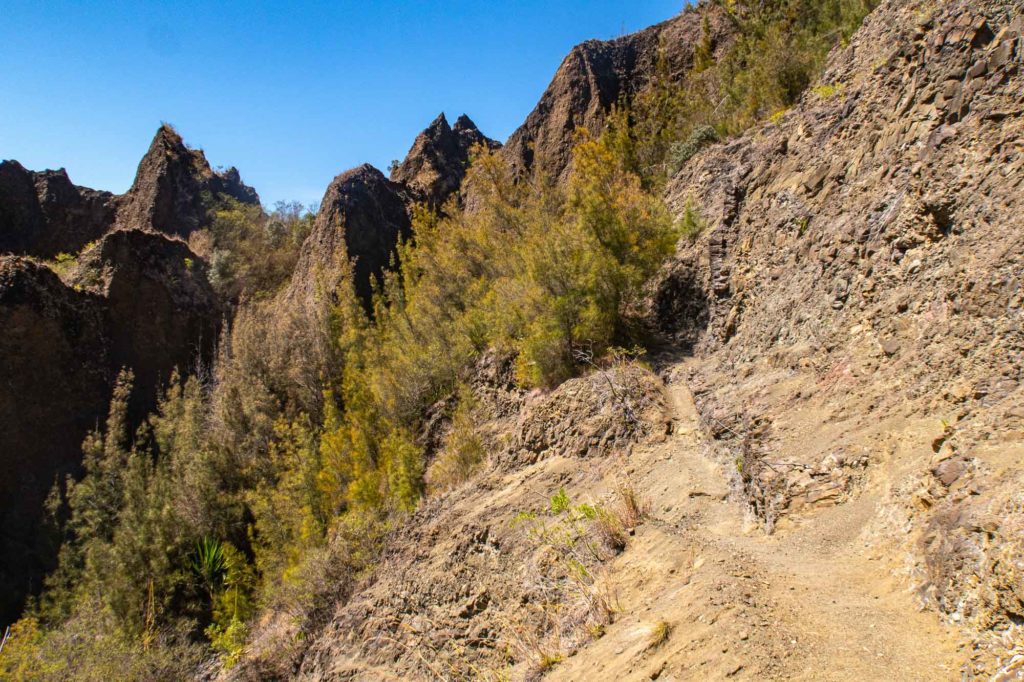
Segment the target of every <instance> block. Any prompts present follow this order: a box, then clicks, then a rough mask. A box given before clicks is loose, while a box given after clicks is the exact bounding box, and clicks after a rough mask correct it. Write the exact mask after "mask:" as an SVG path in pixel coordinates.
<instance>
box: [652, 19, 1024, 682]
mask: <svg viewBox="0 0 1024 682" xmlns="http://www.w3.org/2000/svg"><path fill="white" fill-rule="evenodd" d="M1021 12H1022V5H1021V3H1019V2H1014V3H1007V2H1002V1H998V0H984V1H981V2H966V1H963V0H959V1H955V2H947V3H942V4H940V5H937V6H933V8H932V9H930V10H929V11H923V10H921V9H920V6H919V5H918V4H917V3H911V2H905V1H902V0H890V1H889V2H885V3H883V4H882V5H881V6H880V7H879V9H877V10H876V11H875V12H874V13H873V14H872V15H871V17H870V18H869V20H868V21H867V23H866V24H865V26H864V27H863V28H862V29H861V31H860V32H859V33H858V34H857V35H856V36H855V38H854V39H853V40H852V41H851V42H850V44H849V46H847V47H846V48H845V49H842V50H837V52H836V53H834V54H833V55H832V57H831V61H830V67H829V68H828V70H827V71H826V73H825V74H824V76H823V78H822V81H821V83H822V86H821V87H816V88H813V89H812V90H811V91H809V92H808V93H807V94H806V95H805V97H804V98H803V101H802V102H801V103H800V105H799V106H797V107H795V108H794V109H793V110H791V111H789V112H787V113H786V114H785V115H784V116H782V117H781V119H780V120H778V121H776V122H774V123H769V124H766V125H764V126H762V127H760V128H758V129H756V130H754V131H751V132H750V133H749V134H747V135H745V136H743V137H740V138H738V139H736V140H733V141H730V142H728V143H725V144H720V145H717V146H715V147H712V148H710V149H708V150H706V151H704V152H702V153H700V154H699V155H697V156H696V157H694V158H693V159H692V160H691V161H690V162H689V163H688V164H687V166H686V167H685V168H683V170H682V171H681V172H680V173H679V175H678V176H677V177H676V178H674V179H673V180H672V182H671V183H670V187H669V190H668V198H669V201H670V203H671V204H673V205H674V206H675V207H676V209H677V211H678V212H679V213H682V212H683V211H684V210H685V206H686V205H687V204H688V203H689V204H691V206H696V207H698V210H699V212H700V213H701V214H702V215H703V217H704V219H705V221H706V222H707V224H708V228H709V229H708V231H707V232H706V233H705V234H704V235H702V236H701V237H700V238H699V239H698V240H697V241H696V242H695V243H694V244H692V245H691V244H689V243H686V244H683V245H682V247H681V249H680V251H679V253H678V256H677V258H676V259H675V262H674V263H673V264H672V266H671V267H670V268H669V269H668V271H667V272H666V273H665V278H664V280H663V285H662V289H661V292H660V294H659V308H660V310H662V311H671V310H677V311H678V316H677V317H673V316H671V315H669V316H664V317H662V318H661V319H660V320H659V323H660V324H661V325H662V328H663V330H664V331H665V332H666V333H667V334H669V335H670V336H673V337H675V336H676V335H677V334H678V335H680V336H681V338H682V340H684V341H686V342H687V343H692V342H694V341H695V344H696V351H697V353H698V355H699V356H700V357H701V358H702V364H701V369H700V371H698V372H697V373H696V374H695V375H694V376H693V377H691V380H692V381H693V383H694V385H695V386H696V387H698V396H699V400H698V402H699V403H700V406H701V409H702V412H703V414H704V416H705V423H706V424H707V426H708V429H709V431H710V432H711V433H712V434H713V435H714V436H715V437H716V438H717V439H718V440H719V442H720V443H721V445H722V447H723V449H725V450H728V451H730V453H729V454H728V459H729V461H736V462H738V463H739V464H738V465H737V466H738V468H739V469H740V471H741V472H742V486H743V490H744V493H745V495H746V496H747V499H748V500H749V502H750V504H751V508H752V509H753V511H754V512H755V514H757V515H758V516H759V517H760V518H761V519H762V520H763V521H764V523H765V525H766V527H768V528H769V529H771V528H772V527H773V526H777V525H778V524H784V523H786V522H787V520H788V519H789V518H790V517H794V516H795V517H806V516H809V515H813V514H816V513H818V511H820V510H821V509H822V508H827V507H832V506H835V505H841V504H843V503H845V502H847V501H849V500H855V499H858V498H861V497H864V496H869V497H870V496H878V497H879V499H880V500H881V504H880V505H879V511H878V513H877V516H876V517H875V519H874V521H873V522H872V524H871V525H870V527H869V528H868V530H866V531H865V538H866V539H867V540H869V541H870V542H871V543H874V544H873V546H874V547H876V548H877V549H876V551H877V552H878V556H881V557H886V556H900V557H907V559H906V563H905V564H903V565H899V566H897V567H896V570H898V571H900V572H902V573H903V575H904V576H905V577H906V579H907V580H909V581H910V582H912V583H913V584H914V585H915V586H916V587H917V589H918V591H919V595H920V598H921V601H922V603H924V604H926V605H929V606H931V607H933V608H935V609H937V610H938V611H940V612H941V613H943V614H945V615H946V616H947V617H948V618H949V619H950V621H951V622H956V623H959V624H960V625H961V626H965V627H966V629H967V631H968V632H969V633H972V635H971V636H972V637H974V641H975V652H974V656H975V658H974V660H973V662H972V663H971V665H972V666H973V670H971V671H970V674H969V675H968V677H973V676H974V675H979V676H986V675H985V674H986V673H992V674H994V673H995V672H996V670H997V668H998V667H999V665H1000V664H999V660H1000V657H1001V656H1003V657H1004V658H1005V656H1006V655H1007V648H1006V647H1007V644H1006V643H1007V642H1010V641H1012V640H1014V639H1016V641H1017V642H1019V641H1021V640H1020V636H1021V634H1020V633H1021V629H1020V628H1021V625H1020V624H1021V622H1022V618H1024V602H1022V601H1021V598H1020V597H1021V595H1020V591H1019V588H1018V587H1013V585H1019V584H1020V579H1021V578H1020V576H1021V568H1020V567H1021V566H1022V565H1024V538H1022V535H1021V528H1022V527H1024V512H1022V509H1024V507H1022V506H1021V498H1020V490H1022V489H1024V478H1022V475H1021V473H1020V468H1019V467H1016V466H1014V465H1011V464H1010V463H1011V462H1019V458H1020V455H1021V450H1020V442H1021V433H1022V431H1021V429H1022V428H1024V422H1022V421H1021V419H1022V416H1024V388H1022V381H1024V337H1022V335H1021V327H1022V324H1024V298H1022V295H1021V291H1022V289H1021V272H1024V259H1022V254H1024V222H1022V220H1021V216H1022V215H1024V211H1022V209H1024V206H1022V205H1021V200H1022V197H1024V192H1022V190H1024V180H1022V178H1024V156H1022V155H1021V153H1020V140H1021V138H1022V134H1024V109H1022V100H1021V96H1020V93H1021V92H1022V91H1024V79H1022V74H1021V67H1022V62H1024V53H1022V40H1024V39H1022V29H1024V18H1022V16H1021ZM672 290H676V291H679V292H682V294H683V295H685V296H686V297H688V298H690V299H693V300H696V301H698V303H697V304H693V303H689V302H686V301H682V302H680V303H679V306H678V308H673V307H672V306H671V305H669V306H667V307H665V304H666V303H667V302H668V301H671V300H672V299H673V298H676V297H677V296H676V295H674V294H672V293H671V291H672ZM688 311H689V312H688ZM695 329H702V330H703V331H702V332H699V333H695Z"/></svg>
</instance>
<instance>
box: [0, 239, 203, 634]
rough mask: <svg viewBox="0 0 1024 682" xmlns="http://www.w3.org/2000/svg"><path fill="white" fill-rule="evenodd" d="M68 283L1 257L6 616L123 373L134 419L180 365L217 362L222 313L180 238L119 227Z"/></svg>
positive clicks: (43, 553)
mask: <svg viewBox="0 0 1024 682" xmlns="http://www.w3.org/2000/svg"><path fill="white" fill-rule="evenodd" d="M68 277H69V279H70V281H71V284H65V283H64V282H62V281H61V280H60V278H58V277H57V275H56V274H54V273H53V272H52V271H51V270H50V269H49V268H47V267H45V266H42V265H39V264H36V263H34V262H32V261H30V260H28V259H25V258H20V257H14V256H7V257H3V258H2V259H0V368H2V372H0V376H2V377H3V379H2V386H0V566H2V567H3V569H2V570H4V571H5V574H4V575H3V580H2V581H0V585H3V589H2V590H0V619H2V620H4V621H7V620H8V619H9V618H11V617H12V616H13V615H14V614H16V613H17V609H19V608H20V605H21V602H22V600H23V599H24V597H25V595H26V594H30V593H32V592H34V591H37V590H38V589H39V587H40V581H41V576H42V575H43V574H44V573H45V571H46V570H47V569H49V568H52V565H51V562H52V561H53V559H54V556H53V552H54V551H55V547H54V546H51V545H50V544H48V542H49V540H51V539H52V538H49V537H48V536H47V534H46V533H45V532H44V530H43V529H42V527H41V523H42V520H43V502H44V500H45V498H46V495H47V493H48V491H49V490H50V488H51V486H53V484H54V483H55V482H58V481H63V480H64V478H65V476H67V475H75V474H77V473H78V471H79V467H80V462H81V445H82V440H83V439H84V437H85V435H86V434H87V433H88V432H89V430H91V429H94V428H96V427H97V426H98V425H100V424H101V423H102V421H103V418H104V416H105V414H106V411H107V405H108V402H109V400H110V395H111V390H112V382H113V380H114V378H115V377H116V375H117V373H118V371H119V370H120V369H121V368H122V367H129V368H131V369H132V370H133V372H134V374H135V389H134V391H133V393H132V397H131V401H130V405H129V407H130V415H131V417H132V418H133V421H135V422H138V421H139V420H140V419H141V418H142V417H143V416H144V415H145V414H146V413H147V412H149V411H151V410H152V409H153V408H154V406H155V403H156V396H157V391H158V389H159V388H160V387H161V386H163V385H166V382H167V380H168V379H169V378H170V375H171V372H172V371H173V370H174V368H176V367H177V368H180V369H181V370H182V371H190V370H193V369H195V368H196V366H197V364H198V363H200V362H203V361H208V360H210V358H211V354H212V349H213V345H214V343H215V341H216V339H217V334H218V326H219V323H220V318H221V309H220V307H219V305H218V303H217V300H216V298H215V296H214V294H213V292H212V290H211V288H210V285H209V281H208V279H207V277H206V266H205V264H204V263H203V261H202V260H201V259H200V258H199V257H198V256H196V255H195V254H194V253H192V252H191V251H190V250H189V249H188V246H187V245H186V244H185V243H184V242H181V241H179V240H173V239H168V238H167V237H165V236H163V235H159V234H156V233H153V232H147V231H142V230H117V231H114V232H112V233H110V234H108V235H107V236H106V237H104V238H103V239H102V240H101V241H100V242H99V243H98V244H97V245H96V246H94V247H92V248H90V249H88V250H87V251H86V252H85V253H84V254H83V255H82V256H81V257H80V258H79V263H78V264H77V266H76V268H75V270H74V271H73V272H72V273H70V274H69V275H68Z"/></svg>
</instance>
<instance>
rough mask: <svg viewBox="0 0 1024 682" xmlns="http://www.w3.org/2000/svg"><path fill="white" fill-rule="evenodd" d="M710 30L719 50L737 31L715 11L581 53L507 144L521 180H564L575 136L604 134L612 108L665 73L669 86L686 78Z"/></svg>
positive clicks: (590, 44) (704, 9)
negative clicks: (540, 177)
mask: <svg viewBox="0 0 1024 682" xmlns="http://www.w3.org/2000/svg"><path fill="white" fill-rule="evenodd" d="M705 26H706V27H707V28H708V29H709V30H710V36H709V39H710V43H711V45H712V46H713V48H715V49H717V48H718V46H721V45H724V44H725V43H726V42H727V41H728V39H729V37H730V36H731V34H732V30H733V29H732V25H731V23H730V20H729V18H728V16H727V14H726V13H725V11H724V10H723V9H722V8H720V7H719V6H718V5H717V4H711V3H708V4H705V5H701V7H700V8H699V9H697V8H690V9H687V10H686V11H684V12H683V13H682V14H680V15H679V16H677V17H675V18H673V19H670V20H669V21H666V22H663V23H660V24H657V25H655V26H651V27H650V28H647V29H644V30H643V31H639V32H637V33H634V34H631V35H628V36H624V37H622V38H616V39H615V40H609V41H602V40H588V41H587V42H585V43H582V44H580V45H577V46H576V47H574V48H573V49H572V51H571V52H570V53H569V55H568V56H567V57H566V58H565V59H564V60H563V61H562V64H561V66H559V67H558V71H557V72H556V73H555V77H554V78H553V79H552V80H551V84H550V85H548V87H547V90H545V91H544V94H543V95H541V98H540V101H539V102H538V103H537V106H536V107H535V108H534V109H533V111H532V112H530V115H529V116H527V118H526V121H525V122H524V123H523V125H522V126H520V127H519V128H518V129H517V130H516V131H515V132H514V133H512V136H511V137H509V139H508V142H506V143H505V147H504V149H503V151H502V153H503V154H504V155H505V157H506V158H507V159H508V161H509V163H510V164H511V166H512V168H513V169H514V170H515V171H516V172H517V173H518V174H520V175H527V174H530V173H531V172H533V173H541V174H543V175H545V176H548V177H551V178H555V179H560V178H563V177H564V175H565V173H566V171H567V169H568V165H569V159H570V155H571V152H572V147H573V140H574V136H575V134H576V130H577V129H578V128H580V127H583V128H587V129H588V130H589V131H590V132H591V133H594V134H597V133H600V131H601V127H602V125H603V123H604V121H605V116H606V115H607V113H608V111H609V109H610V108H611V107H612V105H614V104H616V103H617V102H619V101H620V100H621V99H623V98H626V99H628V98H629V97H631V96H633V95H635V94H636V93H637V92H639V91H641V90H642V89H643V88H644V87H646V86H647V85H648V84H649V83H650V82H651V79H652V78H653V77H654V76H655V75H656V73H657V71H658V69H659V68H661V69H663V70H664V71H663V73H664V75H665V76H666V77H667V78H669V79H678V78H680V77H681V76H682V74H684V73H686V72H687V71H688V70H689V69H690V68H691V67H692V66H693V58H694V50H695V48H696V46H697V45H698V44H700V42H701V40H702V39H703V36H704V28H705ZM659 61H660V65H659Z"/></svg>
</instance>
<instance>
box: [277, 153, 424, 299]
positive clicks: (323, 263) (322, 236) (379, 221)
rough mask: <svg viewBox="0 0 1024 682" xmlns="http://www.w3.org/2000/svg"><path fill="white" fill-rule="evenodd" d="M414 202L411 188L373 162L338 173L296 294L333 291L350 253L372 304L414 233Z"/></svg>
mask: <svg viewBox="0 0 1024 682" xmlns="http://www.w3.org/2000/svg"><path fill="white" fill-rule="evenodd" d="M409 204H410V199H409V197H408V195H407V193H406V191H405V189H404V188H403V187H402V186H401V185H399V184H397V183H394V182H391V181H390V180H388V179H387V178H385V177H384V175H383V174H382V173H381V172H380V171H379V170H377V169H376V168H374V167H373V166H371V165H369V164H364V165H362V166H359V167H358V168H353V169H352V170H350V171H346V172H345V173H342V174H341V175H339V176H337V177H336V178H334V180H333V181H332V182H331V184H330V186H329V187H328V188H327V192H326V193H325V194H324V198H323V201H322V202H321V203H320V212H319V213H318V214H317V217H316V223H315V224H314V226H313V231H312V233H310V235H309V237H308V238H307V239H306V242H305V244H303V246H302V253H301V255H300V256H299V262H298V265H297V266H296V268H295V276H294V278H293V279H292V284H291V288H290V293H291V294H296V293H298V294H300V295H302V296H312V295H314V294H315V292H316V291H318V288H319V290H323V291H331V290H333V287H334V286H335V285H336V284H337V278H338V276H339V274H340V273H341V272H342V268H343V265H342V264H343V259H344V258H349V259H352V260H354V261H355V267H354V276H355V287H356V293H357V294H358V295H359V296H360V298H362V299H363V301H364V302H366V303H367V304H368V303H369V301H370V298H371V295H372V292H373V286H374V283H375V282H377V283H379V282H380V281H381V279H382V277H383V274H384V270H385V269H387V268H388V267H389V265H390V263H391V261H392V259H393V258H394V257H395V249H396V247H397V245H398V243H399V241H400V240H402V239H407V238H408V237H409V236H410V234H411V230H412V228H411V224H410V221H409V213H408V206H409Z"/></svg>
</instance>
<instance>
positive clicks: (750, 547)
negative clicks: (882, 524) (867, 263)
mask: <svg viewBox="0 0 1024 682" xmlns="http://www.w3.org/2000/svg"><path fill="white" fill-rule="evenodd" d="M684 369H685V362H684V363H681V364H679V365H676V366H675V367H673V368H672V369H671V370H670V371H669V372H668V374H667V375H668V376H669V380H668V386H667V391H668V395H669V399H670V402H671V406H670V409H671V411H672V415H671V416H672V428H671V430H670V433H669V435H667V437H666V439H665V440H664V441H663V442H661V443H657V444H655V445H652V446H649V447H646V448H644V449H638V450H637V451H636V452H635V453H634V454H633V455H632V456H631V457H630V459H629V473H630V475H631V476H632V477H633V482H634V485H635V486H636V487H637V489H638V490H640V491H643V493H644V494H646V495H647V497H648V501H649V504H650V518H649V519H648V521H647V522H646V523H644V524H643V525H641V526H640V527H639V528H637V529H636V534H635V537H633V538H631V542H630V544H629V547H628V549H627V550H626V551H625V552H624V553H623V554H622V555H620V556H619V557H617V558H616V559H615V560H614V561H613V562H611V564H610V566H609V568H608V573H607V575H606V576H605V577H604V579H606V580H607V581H608V584H609V587H610V592H611V593H612V594H613V595H614V598H615V600H616V604H615V606H616V607H617V609H618V614H617V617H616V619H615V622H614V623H612V624H611V625H610V626H608V628H607V631H606V633H605V635H604V636H603V637H601V638H600V639H597V640H595V641H593V642H591V643H589V644H588V645H587V646H585V647H584V648H583V649H582V650H580V651H579V652H577V654H576V655H575V656H572V657H570V658H567V659H566V660H565V661H563V662H561V663H560V664H559V665H557V666H555V667H554V668H553V669H552V670H551V671H550V672H549V673H548V677H549V678H551V679H556V680H581V679H593V680H597V679H601V680H613V679H614V680H646V679H658V680H691V679H723V678H728V679H794V680H857V681H862V680H929V681H930V680H953V679H958V678H959V668H960V666H959V664H958V663H957V661H958V660H962V658H963V656H962V654H960V655H958V641H957V638H956V637H955V635H954V633H953V631H952V630H951V629H948V628H946V627H945V626H943V625H942V624H941V623H940V622H939V620H938V618H937V617H936V616H935V615H934V614H933V613H928V612H922V611H921V610H920V609H919V608H918V607H917V606H916V605H915V601H914V597H913V595H912V594H911V593H910V592H909V591H908V590H907V588H906V582H905V581H903V580H900V579H898V578H896V577H895V576H894V575H893V570H894V569H895V567H896V564H895V561H894V560H893V559H889V558H886V557H878V556H874V555H872V553H871V550H870V547H868V546H866V544H865V543H864V542H863V541H862V540H861V539H860V537H861V531H862V530H863V529H864V527H865V525H866V524H867V523H868V521H869V520H870V519H871V518H872V514H873V512H874V509H875V506H876V504H877V499H878V498H877V493H871V492H870V491H866V492H865V493H863V494H862V495H860V496H859V497H857V498H855V499H854V500H852V501H850V502H848V503H846V504H842V505H839V506H836V507H832V508H829V509H826V510H823V511H820V512H818V513H816V514H815V515H814V516H813V518H809V519H806V520H804V521H803V522H793V523H788V524H784V525H783V526H782V527H779V528H777V529H776V530H775V532H774V533H773V534H771V535H768V534H766V533H765V532H764V531H763V530H762V529H761V528H760V527H759V525H758V524H756V523H755V522H754V521H753V519H752V517H751V515H750V514H749V513H748V512H747V510H746V509H745V505H744V504H743V502H742V501H741V500H740V499H739V498H738V496H737V495H735V494H734V493H733V490H734V486H731V485H730V479H731V478H732V477H734V476H735V472H734V471H730V468H732V467H735V465H732V464H731V463H726V462H724V461H723V460H724V459H725V458H726V457H727V455H723V454H722V453H718V452H716V449H715V446H714V444H713V443H711V442H709V440H708V439H707V438H706V437H705V436H704V435H703V432H702V429H701V426H700V423H699V416H698V412H697V409H696V407H695V405H694V399H693V396H692V394H691V392H690V390H689V388H688V387H687V384H686V382H685V381H684V380H683V378H682V376H683V375H684V373H685V372H684V371H683V370H684Z"/></svg>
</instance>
